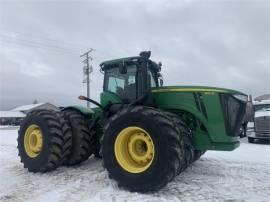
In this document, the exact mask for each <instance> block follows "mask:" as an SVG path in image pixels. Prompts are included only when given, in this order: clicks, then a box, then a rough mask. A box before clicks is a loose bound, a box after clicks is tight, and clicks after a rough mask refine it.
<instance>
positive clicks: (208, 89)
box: [151, 86, 245, 95]
mask: <svg viewBox="0 0 270 202" xmlns="http://www.w3.org/2000/svg"><path fill="white" fill-rule="evenodd" d="M151 91H152V92H153V93H155V92H209V93H210V92H213V93H230V94H240V95H245V94H244V93H242V92H240V91H236V90H232V89H226V88H218V87H209V86H162V87H157V88H152V90H151Z"/></svg>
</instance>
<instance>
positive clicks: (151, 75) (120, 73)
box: [100, 52, 162, 106]
mask: <svg viewBox="0 0 270 202" xmlns="http://www.w3.org/2000/svg"><path fill="white" fill-rule="evenodd" d="M149 57H150V52H141V53H140V56H135V57H128V58H121V59H117V60H110V61H106V62H103V63H101V65H100V67H101V71H102V72H104V84H103V93H102V94H101V104H102V105H103V106H105V105H107V104H108V102H111V103H131V102H134V101H135V100H137V99H139V98H140V97H142V96H144V95H145V94H146V93H147V92H148V91H149V89H151V88H152V87H158V86H160V84H162V81H161V74H160V73H159V72H160V70H161V64H157V63H155V62H153V61H151V60H150V59H149Z"/></svg>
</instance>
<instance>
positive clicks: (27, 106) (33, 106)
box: [11, 103, 45, 111]
mask: <svg viewBox="0 0 270 202" xmlns="http://www.w3.org/2000/svg"><path fill="white" fill-rule="evenodd" d="M44 104H45V103H37V104H30V105H22V106H19V107H16V108H14V109H12V110H11V111H29V110H30V109H33V108H35V107H38V106H41V105H44Z"/></svg>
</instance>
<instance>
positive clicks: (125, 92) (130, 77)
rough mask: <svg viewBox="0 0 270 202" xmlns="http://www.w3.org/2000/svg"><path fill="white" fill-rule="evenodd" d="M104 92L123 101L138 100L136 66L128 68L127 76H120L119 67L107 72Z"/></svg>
mask: <svg viewBox="0 0 270 202" xmlns="http://www.w3.org/2000/svg"><path fill="white" fill-rule="evenodd" d="M104 91H109V92H111V93H115V94H117V95H118V96H119V97H120V98H122V99H126V100H132V99H136V66H135V65H131V66H128V67H127V73H126V74H120V73H119V69H118V67H115V68H111V69H108V70H106V72H105V83H104Z"/></svg>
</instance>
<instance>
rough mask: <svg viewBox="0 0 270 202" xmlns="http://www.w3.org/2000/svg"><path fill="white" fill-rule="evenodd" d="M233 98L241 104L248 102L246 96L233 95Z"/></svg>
mask: <svg viewBox="0 0 270 202" xmlns="http://www.w3.org/2000/svg"><path fill="white" fill-rule="evenodd" d="M233 97H235V98H236V99H238V100H241V101H243V102H247V101H248V96H246V95H239V94H235V95H233Z"/></svg>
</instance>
